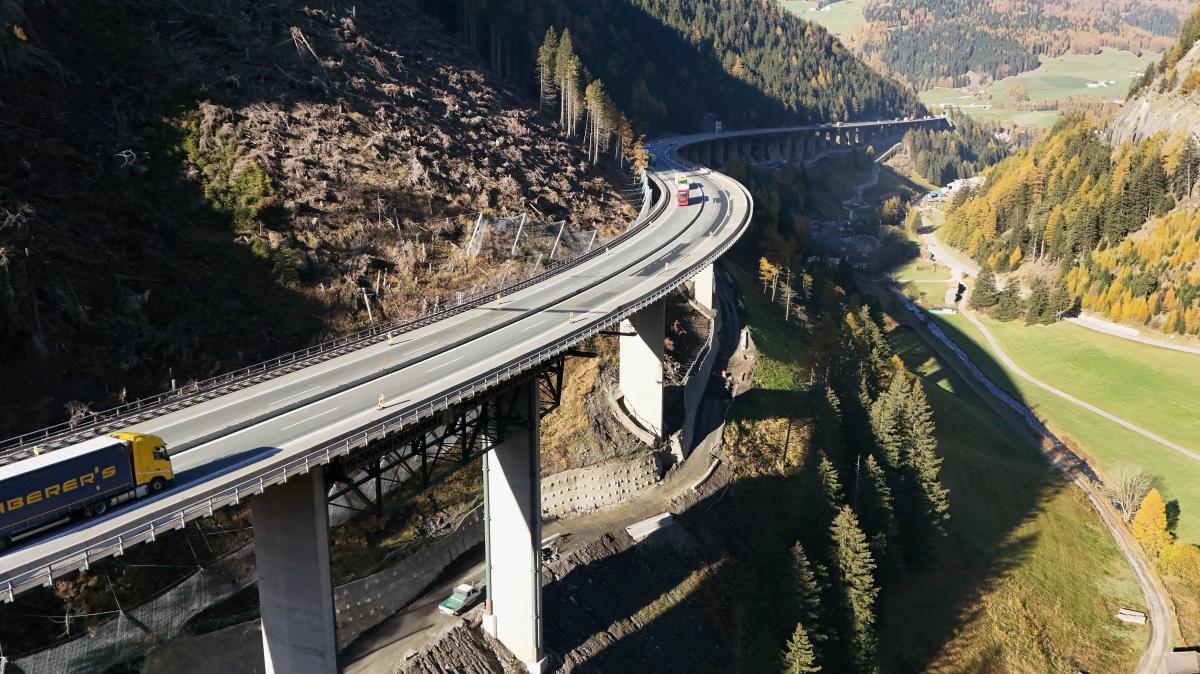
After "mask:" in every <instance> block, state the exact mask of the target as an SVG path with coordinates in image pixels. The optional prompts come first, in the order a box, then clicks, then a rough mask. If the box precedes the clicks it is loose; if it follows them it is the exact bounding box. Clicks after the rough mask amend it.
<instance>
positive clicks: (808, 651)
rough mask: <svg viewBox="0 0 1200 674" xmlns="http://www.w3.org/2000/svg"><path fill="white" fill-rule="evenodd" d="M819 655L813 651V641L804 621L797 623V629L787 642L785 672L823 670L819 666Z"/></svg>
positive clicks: (806, 673)
mask: <svg viewBox="0 0 1200 674" xmlns="http://www.w3.org/2000/svg"><path fill="white" fill-rule="evenodd" d="M816 662H817V655H816V653H814V652H813V646H812V642H811V641H809V639H808V632H806V631H805V630H804V623H802V622H799V623H796V631H795V632H792V638H791V639H789V640H788V642H787V650H786V651H784V652H783V671H784V674H815V673H816V672H819V671H821V668H820V667H818V666H817V664H816Z"/></svg>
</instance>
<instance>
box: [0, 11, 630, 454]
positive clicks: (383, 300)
mask: <svg viewBox="0 0 1200 674" xmlns="http://www.w3.org/2000/svg"><path fill="white" fill-rule="evenodd" d="M0 27H2V28H3V30H2V32H0V315H2V316H3V320H0V370H2V371H3V372H4V380H5V381H6V382H20V383H21V386H19V387H18V386H12V385H10V386H7V387H5V388H4V390H3V392H2V393H0V410H3V412H2V413H0V435H7V434H9V433H11V432H13V431H19V430H28V429H29V428H31V427H33V426H36V425H38V424H41V423H45V422H51V421H59V420H61V419H62V418H63V417H64V416H65V413H64V403H65V402H66V401H67V400H72V399H74V400H80V401H84V402H85V403H90V404H93V405H96V406H97V407H99V406H103V405H105V404H110V403H112V402H115V401H116V400H117V399H119V398H122V397H134V396H136V395H140V394H142V393H145V392H148V391H156V390H161V389H162V388H164V387H166V386H167V385H168V384H169V382H170V381H171V380H173V379H176V380H178V381H180V382H183V381H186V380H188V379H189V378H195V377H202V376H204V375H208V374H212V373H214V372H216V371H218V370H221V369H228V368H230V367H232V366H235V365H238V364H243V363H246V362H251V361H254V360H257V359H261V358H264V357H268V356H271V355H275V354H277V353H280V352H283V351H285V350H287V349H290V348H294V347H297V346H300V345H303V344H305V343H308V342H311V341H313V340H314V339H316V338H319V337H320V336H323V335H327V334H330V333H333V332H338V331H343V330H346V329H350V328H352V327H356V326H360V325H363V324H365V323H366V322H367V320H368V315H367V311H366V307H365V305H364V303H363V297H364V295H369V299H370V301H371V304H372V308H373V311H374V318H375V319H376V320H378V319H380V317H381V316H382V317H384V318H397V317H403V316H406V315H411V314H413V313H414V312H417V311H420V310H421V309H422V307H423V306H425V305H426V304H427V303H429V304H431V303H432V302H434V301H435V299H436V298H438V297H439V296H440V297H441V299H443V300H445V299H448V296H447V293H448V292H450V291H453V290H454V289H456V288H458V289H465V288H466V287H469V286H470V284H471V283H472V282H474V281H479V280H481V279H482V278H483V277H485V276H486V275H487V274H489V273H492V272H494V270H489V269H480V268H473V267H472V266H471V265H470V264H469V262H470V261H469V260H465V259H464V257H463V255H462V250H461V242H462V239H463V235H464V232H465V229H466V228H467V227H468V226H469V224H470V223H471V222H472V220H473V217H474V213H475V212H477V211H483V212H487V213H492V214H517V213H527V214H529V215H530V216H531V217H538V215H539V214H541V215H543V216H544V217H545V218H546V219H547V220H548V219H550V218H553V219H560V218H566V219H568V220H569V221H570V222H571V223H572V225H573V226H576V227H580V228H584V229H587V228H591V227H594V226H603V227H602V228H603V229H606V230H607V231H612V229H613V228H614V227H617V226H620V225H623V224H624V223H626V222H628V221H629V220H630V219H631V217H632V213H633V210H634V209H631V208H630V205H629V204H627V203H626V202H624V201H623V200H622V198H621V194H620V193H619V190H618V188H624V187H626V186H627V183H626V178H625V174H624V173H623V172H622V171H620V169H619V168H618V167H617V166H615V165H612V166H608V167H607V168H605V167H604V166H603V165H602V166H601V169H603V170H596V169H593V168H592V166H591V164H590V162H589V161H588V159H587V156H586V154H585V152H584V151H583V149H581V148H580V147H579V146H578V145H577V144H576V143H575V142H573V141H572V140H570V139H567V138H563V137H562V136H561V135H560V133H559V131H558V130H557V129H556V128H555V127H554V126H552V125H551V123H550V121H549V117H548V116H547V117H541V116H539V115H538V114H537V113H536V111H535V110H534V109H533V108H534V107H535V106H536V101H533V100H531V99H528V98H525V97H524V96H523V95H522V94H521V93H514V92H513V91H512V90H511V89H509V88H508V85H506V84H505V83H504V82H502V81H501V80H499V79H498V78H497V77H495V76H494V75H493V74H491V73H490V72H489V71H488V70H487V69H486V66H485V65H484V64H483V63H482V62H481V61H480V60H479V59H478V58H477V56H476V55H475V54H474V53H472V52H471V51H470V50H468V49H464V48H462V47H461V46H459V45H458V44H457V41H456V38H454V37H453V36H451V35H449V34H448V33H446V32H444V31H443V29H442V27H441V26H440V25H439V23H438V22H437V21H436V20H434V19H431V18H429V17H428V16H427V15H426V14H425V13H424V12H422V11H421V9H420V8H419V7H417V6H416V5H415V3H414V2H412V1H409V0H401V1H400V2H388V3H356V4H353V5H344V4H339V3H329V2H314V3H307V6H302V5H296V4H293V3H285V2H280V1H271V0H267V1H265V2H257V3H231V2H227V1H225V0H196V1H193V2H187V3H171V2H168V3H160V2H154V1H152V0H97V1H95V2H88V3H83V4H78V3H66V2H57V1H51V2H32V1H28V2H5V3H0Z"/></svg>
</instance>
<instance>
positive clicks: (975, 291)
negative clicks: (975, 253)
mask: <svg viewBox="0 0 1200 674" xmlns="http://www.w3.org/2000/svg"><path fill="white" fill-rule="evenodd" d="M997 293H998V291H997V290H996V273H995V272H993V271H992V266H991V265H989V264H985V265H983V268H982V269H980V270H979V276H977V277H976V278H975V287H973V288H971V298H970V299H969V300H967V302H968V303H969V304H970V305H971V308H972V309H987V308H988V307H992V306H995V305H996V301H997V299H998V298H997Z"/></svg>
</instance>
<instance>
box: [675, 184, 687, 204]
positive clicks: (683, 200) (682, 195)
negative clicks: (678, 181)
mask: <svg viewBox="0 0 1200 674" xmlns="http://www.w3.org/2000/svg"><path fill="white" fill-rule="evenodd" d="M689 196H690V193H689V190H688V187H687V185H680V186H679V190H678V191H676V192H675V204H676V205H678V206H687V205H688V197H689Z"/></svg>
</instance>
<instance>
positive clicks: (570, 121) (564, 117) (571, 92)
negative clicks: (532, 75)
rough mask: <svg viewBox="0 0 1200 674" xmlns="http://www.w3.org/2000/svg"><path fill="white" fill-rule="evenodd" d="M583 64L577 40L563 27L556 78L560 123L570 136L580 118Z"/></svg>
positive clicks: (559, 42) (555, 68) (555, 62)
mask: <svg viewBox="0 0 1200 674" xmlns="http://www.w3.org/2000/svg"><path fill="white" fill-rule="evenodd" d="M581 70H582V65H581V64H580V62H579V57H578V56H576V55H575V42H574V41H573V40H572V39H571V31H570V29H566V28H564V29H563V32H562V37H560V38H559V40H558V52H557V53H556V54H555V55H554V79H555V80H556V81H557V83H558V91H559V114H558V124H559V126H560V127H561V128H562V129H563V131H565V132H566V134H567V135H568V136H573V135H575V122H576V121H577V120H578V119H579V114H580V111H579V99H580V98H582V96H583V93H582V92H581V91H580V81H579V80H580V76H581Z"/></svg>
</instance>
